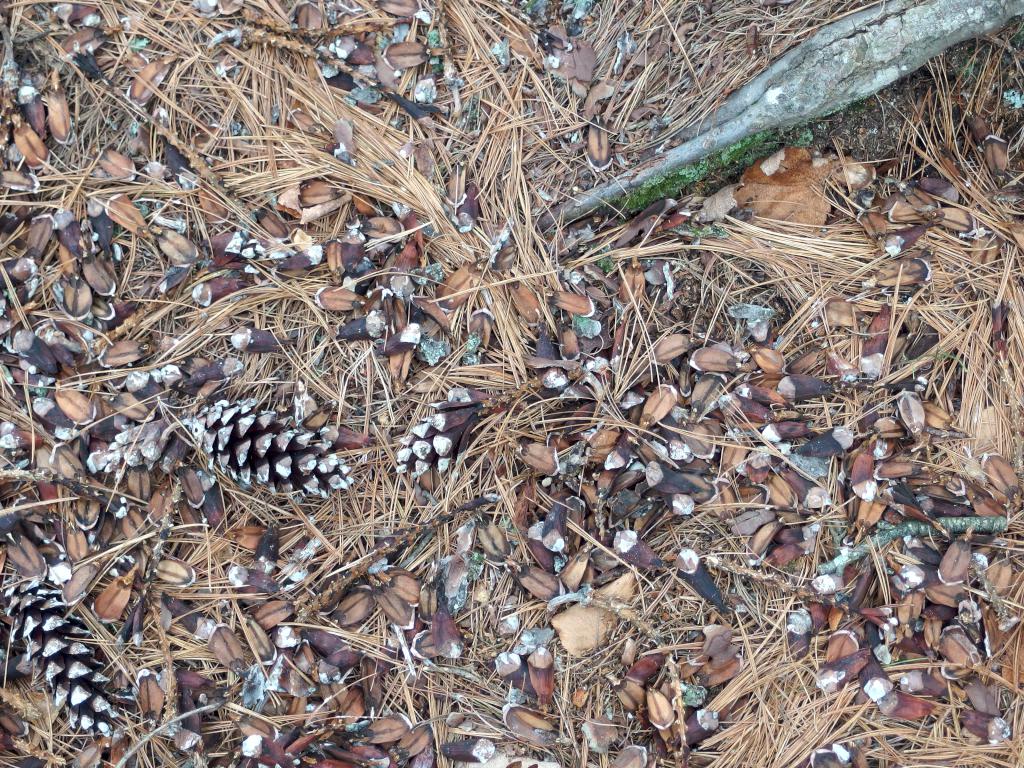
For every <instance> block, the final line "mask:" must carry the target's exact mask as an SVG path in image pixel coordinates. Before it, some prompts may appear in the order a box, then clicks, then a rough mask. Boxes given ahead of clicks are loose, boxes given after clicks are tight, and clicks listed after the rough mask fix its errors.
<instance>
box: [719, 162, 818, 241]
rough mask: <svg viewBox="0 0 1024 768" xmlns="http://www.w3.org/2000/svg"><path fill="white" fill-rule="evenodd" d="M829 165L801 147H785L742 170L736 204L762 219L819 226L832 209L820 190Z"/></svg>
mask: <svg viewBox="0 0 1024 768" xmlns="http://www.w3.org/2000/svg"><path fill="white" fill-rule="evenodd" d="M832 166H833V161H832V160H828V159H826V158H822V157H815V156H814V155H812V154H811V152H810V151H809V150H807V149H804V148H803V147H785V148H783V149H780V150H779V151H778V152H776V153H775V154H773V155H769V156H768V157H765V158H762V159H761V160H758V161H757V162H756V163H754V164H753V165H752V166H750V168H748V169H747V170H746V171H744V173H743V177H742V178H741V179H740V187H739V189H738V190H737V191H736V202H737V204H738V205H739V206H740V207H742V208H750V209H751V210H752V211H753V212H754V215H756V216H759V217H761V218H763V219H776V220H778V221H791V222H794V223H797V224H810V225H812V226H821V225H823V224H824V223H825V220H826V218H827V217H828V214H829V211H831V210H832V205H831V204H830V203H829V201H828V199H827V198H826V197H825V195H824V192H823V190H822V182H823V180H824V179H825V177H826V176H827V175H828V174H829V172H830V171H831V169H832Z"/></svg>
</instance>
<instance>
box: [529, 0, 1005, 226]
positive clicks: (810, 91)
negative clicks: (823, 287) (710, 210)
mask: <svg viewBox="0 0 1024 768" xmlns="http://www.w3.org/2000/svg"><path fill="white" fill-rule="evenodd" d="M1021 14H1024V0H926V1H925V2H914V1H913V0H892V2H883V3H881V4H879V5H878V6H875V7H872V8H868V9H867V10H863V11H858V12H857V13H854V14H852V15H850V16H846V17H845V18H842V19H839V20H838V21H835V22H833V23H831V24H828V25H826V26H824V27H822V28H821V29H820V30H818V31H817V32H815V33H814V34H813V35H812V36H811V37H809V38H807V40H805V41H804V42H802V43H800V44H799V45H797V46H796V47H794V48H793V49H791V50H790V51H788V52H787V53H786V54H784V55H783V56H782V57H780V58H779V59H777V60H776V61H774V62H773V63H772V64H771V65H770V66H769V67H768V68H767V69H766V70H765V71H764V72H762V73H761V74H760V75H758V76H757V77H755V78H754V79H753V80H751V81H750V82H749V83H747V84H746V85H745V86H743V87H742V88H741V89H740V90H738V91H736V92H735V93H734V94H732V95H731V96H730V97H729V98H728V99H727V100H726V102H725V104H723V105H722V106H721V108H719V109H718V110H717V111H716V113H715V114H714V115H713V117H712V118H711V120H710V121H709V122H708V123H705V124H704V125H703V126H701V127H700V132H699V133H698V134H697V135H694V136H692V137H691V138H688V140H686V141H684V142H683V143H682V144H680V145H679V146H677V147H674V148H673V149H670V150H669V151H667V152H665V153H664V154H663V155H661V156H659V157H658V158H657V159H656V160H655V161H654V162H653V163H650V164H648V165H645V166H642V167H639V168H636V169H633V170H631V171H628V172H626V173H624V174H622V175H621V176H618V177H617V178H615V179H614V180H612V181H611V182H608V183H606V184H603V185H601V186H598V187H595V188H592V189H590V190H588V191H586V192H584V193H582V194H581V195H580V196H579V197H577V198H575V199H573V200H568V201H566V202H565V203H562V204H561V205H560V206H558V207H557V208H556V209H554V210H553V211H552V212H551V213H550V214H549V215H548V216H545V220H544V221H543V222H542V225H543V226H549V225H551V224H553V223H555V222H556V221H561V222H568V221H573V220H574V219H578V218H580V217H581V216H585V215H586V214H588V213H591V212H592V211H594V210H596V209H598V208H600V207H602V206H606V205H610V204H612V203H613V202H614V201H615V200H616V199H617V198H619V197H620V196H622V195H623V194H626V193H628V192H630V191H633V190H635V189H638V188H641V187H643V186H644V185H645V184H647V183H648V182H652V181H656V180H657V179H658V178H660V177H662V176H663V175H665V174H666V173H669V172H671V171H674V170H677V169H679V168H682V167H684V166H686V165H689V164H691V163H694V162H696V161H698V160H700V159H701V158H703V157H705V156H707V155H709V154H711V153H713V152H716V151H719V150H721V149H724V148H726V147H728V146H730V145H731V144H734V143H735V142H737V141H739V140H741V139H744V138H746V137H747V136H750V135H752V134H754V133H757V132H759V131H763V130H768V129H780V128H787V127H790V126H793V125H798V124H801V123H806V122H808V121H809V120H813V119H814V118H816V117H821V116H822V115H826V114H830V113H832V112H835V111H837V110H839V109H842V108H843V107H845V106H847V105H849V104H852V103H853V102H855V101H857V100H859V99H863V98H864V97H866V96H870V95H871V94H873V93H876V92H877V91H879V90H881V89H882V88H884V87H885V86H887V85H889V84H890V83H892V82H894V81H895V80H897V79H899V78H900V77H903V76H904V75H907V74H909V73H911V72H913V71H914V70H915V69H917V68H918V67H920V66H921V65H922V64H924V63H925V62H926V61H927V60H928V59H930V58H932V57H933V56H936V55H938V54H939V53H941V52H942V51H944V50H945V49H946V48H949V47H950V46H952V45H956V44H957V43H960V42H963V41H964V40H967V39H969V38H972V37H979V36H981V35H986V34H989V33H991V32H994V31H996V30H998V29H1000V28H1002V27H1004V26H1006V24H1007V23H1009V21H1010V19H1012V18H1013V17H1014V16H1019V15H1021Z"/></svg>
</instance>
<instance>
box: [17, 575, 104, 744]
mask: <svg viewBox="0 0 1024 768" xmlns="http://www.w3.org/2000/svg"><path fill="white" fill-rule="evenodd" d="M4 597H5V602H6V609H7V612H8V614H9V615H10V616H11V617H12V618H13V619H14V626H13V628H12V630H11V637H12V638H13V641H14V643H15V644H19V643H20V644H23V645H24V649H25V653H24V656H23V657H22V658H21V659H19V661H18V665H17V668H18V670H19V671H22V672H25V673H26V674H32V675H33V676H36V677H41V678H42V680H43V681H44V682H45V684H46V687H47V688H48V689H49V690H50V692H51V693H52V694H53V706H54V709H56V710H58V711H60V710H62V709H63V708H64V707H67V713H68V721H69V723H70V725H71V727H72V728H76V729H81V730H83V731H91V732H97V733H102V734H110V733H111V732H112V731H113V723H114V720H115V719H116V715H115V713H114V709H113V707H112V706H111V704H110V701H109V700H108V699H107V697H106V695H105V694H104V690H105V688H106V687H107V683H108V682H109V678H108V677H107V676H106V675H104V674H103V673H102V672H100V668H101V666H102V665H101V663H100V661H99V660H98V659H97V658H96V656H95V655H94V653H93V649H92V647H91V646H90V645H89V644H87V643H86V642H83V640H85V639H87V638H89V637H90V635H91V633H90V632H89V629H88V628H87V627H86V626H85V624H84V623H83V622H82V620H81V619H80V618H79V617H78V616H77V615H75V614H74V613H68V605H67V603H66V602H65V601H64V597H63V594H62V593H61V591H60V590H59V589H57V588H56V587H53V586H51V585H49V584H47V583H45V582H42V581H39V580H33V581H27V582H22V583H20V584H17V585H15V586H13V587H10V588H8V589H7V591H6V592H5V594H4Z"/></svg>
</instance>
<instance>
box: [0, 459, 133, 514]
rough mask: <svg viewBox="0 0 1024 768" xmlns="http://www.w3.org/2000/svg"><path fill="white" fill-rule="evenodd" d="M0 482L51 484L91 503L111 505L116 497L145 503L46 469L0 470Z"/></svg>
mask: <svg viewBox="0 0 1024 768" xmlns="http://www.w3.org/2000/svg"><path fill="white" fill-rule="evenodd" d="M0 480H23V481H26V482H29V483H53V484H54V485H59V486H61V487H62V488H67V489H68V490H70V491H72V492H74V493H76V494H78V495H79V496H83V497H85V498H87V499H92V500H93V501H102V502H106V503H112V502H113V501H114V499H115V498H116V497H120V498H123V499H127V500H129V501H134V502H136V503H137V504H140V505H144V504H145V502H144V501H143V500H142V499H136V498H134V497H133V496H129V495H128V494H124V493H120V492H118V491H112V490H110V489H109V488H106V487H102V486H96V485H92V484H91V483H87V482H85V481H83V480H77V479H74V480H72V479H69V478H66V477H62V476H61V475H58V474H56V473H55V472H51V471H50V470H48V469H40V468H38V467H37V468H35V469H0Z"/></svg>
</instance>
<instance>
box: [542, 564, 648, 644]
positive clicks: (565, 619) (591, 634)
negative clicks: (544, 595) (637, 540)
mask: <svg viewBox="0 0 1024 768" xmlns="http://www.w3.org/2000/svg"><path fill="white" fill-rule="evenodd" d="M635 592H636V579H635V578H634V577H633V573H632V572H631V571H627V572H626V573H624V574H622V575H621V576H620V577H619V578H617V579H616V580H615V581H613V582H611V583H610V584H606V585H605V586H603V587H601V588H600V589H598V590H597V591H596V593H595V594H596V595H598V597H599V599H601V600H615V601H618V602H628V601H629V600H631V599H632V598H633V595H634V594H635ZM617 621H618V620H617V619H616V618H615V614H614V613H612V612H611V611H609V610H607V609H605V608H599V607H598V606H596V605H574V606H572V607H571V608H569V609H567V610H565V611H563V612H562V613H560V614H558V615H557V616H555V617H554V618H552V619H551V626H553V627H554V628H555V631H556V632H557V633H558V639H559V640H561V641H562V645H563V646H564V647H565V650H566V651H567V652H568V653H569V655H570V656H582V655H583V654H585V653H589V652H590V651H592V650H594V649H595V648H597V647H598V646H600V645H601V644H602V643H603V642H604V641H605V640H606V639H607V638H608V634H609V633H610V632H611V631H612V629H614V628H615V625H616V623H617Z"/></svg>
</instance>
